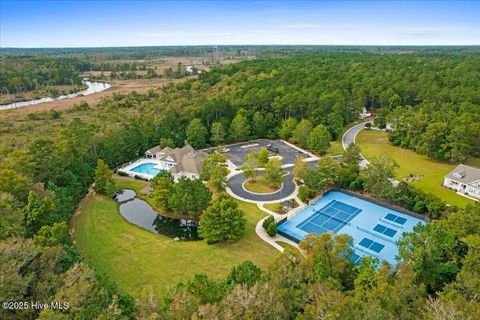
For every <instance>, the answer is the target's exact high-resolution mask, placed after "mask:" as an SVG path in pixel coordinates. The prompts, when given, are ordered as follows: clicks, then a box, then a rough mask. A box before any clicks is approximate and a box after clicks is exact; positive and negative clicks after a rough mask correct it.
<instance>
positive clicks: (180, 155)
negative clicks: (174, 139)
mask: <svg viewBox="0 0 480 320" xmlns="http://www.w3.org/2000/svg"><path fill="white" fill-rule="evenodd" d="M147 152H148V153H150V154H152V155H153V154H157V159H159V160H160V159H161V160H164V161H168V160H167V158H168V157H171V158H172V159H173V160H174V161H175V163H176V164H177V165H176V166H175V167H173V168H172V169H171V172H172V173H174V174H175V173H179V172H182V171H184V172H188V173H194V174H198V175H199V174H200V172H201V170H202V165H203V161H204V160H205V159H206V158H207V157H208V154H207V153H206V152H203V151H198V152H197V151H195V149H193V148H192V146H191V145H189V144H188V143H186V144H185V145H184V146H183V147H181V148H175V149H172V148H170V147H165V148H163V149H161V148H160V146H156V147H153V148H151V149H149V150H147ZM147 152H146V153H147Z"/></svg>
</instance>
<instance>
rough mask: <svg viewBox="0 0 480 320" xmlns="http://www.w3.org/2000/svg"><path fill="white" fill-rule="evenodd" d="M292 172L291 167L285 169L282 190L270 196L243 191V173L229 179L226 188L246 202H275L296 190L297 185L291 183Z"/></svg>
mask: <svg viewBox="0 0 480 320" xmlns="http://www.w3.org/2000/svg"><path fill="white" fill-rule="evenodd" d="M292 170H293V168H292V167H290V168H286V169H285V172H287V175H285V176H284V178H283V188H282V189H280V190H279V191H277V192H275V193H271V194H256V193H251V192H248V191H247V190H245V189H244V188H243V182H244V181H245V177H244V176H243V173H239V174H237V175H235V176H233V177H231V178H230V179H228V182H227V185H228V188H230V190H231V191H232V192H233V193H234V194H235V195H237V196H238V197H240V198H243V199H246V200H250V201H258V202H264V201H276V200H280V199H283V198H286V197H289V196H290V195H292V194H293V192H294V191H295V189H296V188H297V185H296V184H295V182H294V181H293V176H292Z"/></svg>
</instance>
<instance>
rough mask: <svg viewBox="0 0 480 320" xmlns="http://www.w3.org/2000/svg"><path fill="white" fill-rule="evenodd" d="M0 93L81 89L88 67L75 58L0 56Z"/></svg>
mask: <svg viewBox="0 0 480 320" xmlns="http://www.w3.org/2000/svg"><path fill="white" fill-rule="evenodd" d="M0 59H1V60H0V89H1V92H2V93H10V94H15V93H20V92H25V91H32V90H39V89H44V88H46V87H48V86H54V85H80V84H82V79H81V78H80V77H79V72H81V71H84V70H87V68H88V64H87V63H86V62H85V61H82V60H79V59H76V58H62V59H59V58H55V57H42V56H35V57H31V56H30V57H23V56H10V55H0Z"/></svg>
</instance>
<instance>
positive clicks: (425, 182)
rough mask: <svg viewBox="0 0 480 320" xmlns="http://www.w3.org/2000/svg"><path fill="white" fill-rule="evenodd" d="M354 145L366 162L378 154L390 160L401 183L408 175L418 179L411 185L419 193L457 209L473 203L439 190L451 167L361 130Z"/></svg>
mask: <svg viewBox="0 0 480 320" xmlns="http://www.w3.org/2000/svg"><path fill="white" fill-rule="evenodd" d="M356 142H357V143H358V145H359V146H360V149H361V152H362V155H363V156H364V157H365V158H366V159H367V160H371V159H372V158H374V157H378V156H380V155H382V154H387V155H389V156H390V157H392V158H394V159H395V161H397V163H398V164H399V166H400V167H399V168H398V169H397V170H396V175H397V179H403V178H405V177H407V176H409V175H410V174H412V175H414V176H416V175H418V176H420V180H418V181H415V182H412V184H413V185H415V186H417V187H418V188H419V189H421V190H423V191H425V192H428V193H432V194H434V195H436V196H437V197H439V198H441V199H443V200H444V201H446V202H447V203H449V204H452V205H456V206H459V207H465V206H466V205H468V204H470V203H473V201H472V200H470V199H468V198H465V197H462V196H460V195H458V194H456V193H455V192H453V191H451V190H448V189H445V188H444V187H442V186H441V184H442V182H443V177H444V176H445V175H446V174H447V173H449V172H450V171H451V170H452V169H453V168H455V165H452V164H449V163H445V162H440V161H435V160H431V159H428V158H427V157H426V156H424V155H419V154H417V153H415V152H414V151H412V150H408V149H403V148H400V147H396V146H393V145H391V144H390V143H389V141H388V135H387V134H386V133H384V132H381V131H374V130H363V131H361V132H360V133H359V134H358V136H357V139H356ZM467 164H471V165H478V159H471V160H470V161H469V162H468V163H467Z"/></svg>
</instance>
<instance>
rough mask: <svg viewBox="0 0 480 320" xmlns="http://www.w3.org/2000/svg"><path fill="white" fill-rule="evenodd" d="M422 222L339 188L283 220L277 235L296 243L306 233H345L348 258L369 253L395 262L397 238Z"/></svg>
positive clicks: (355, 257)
mask: <svg viewBox="0 0 480 320" xmlns="http://www.w3.org/2000/svg"><path fill="white" fill-rule="evenodd" d="M418 223H421V224H423V223H425V222H424V221H422V220H420V219H418V218H416V217H413V216H410V215H407V214H405V213H402V212H399V211H396V210H393V209H392V208H386V207H384V206H381V205H378V204H376V203H373V202H370V201H367V200H365V199H360V198H358V197H355V196H353V195H349V194H346V193H343V192H339V191H330V192H328V193H327V194H325V195H323V197H322V198H321V199H319V200H317V201H316V202H315V203H312V204H310V205H309V206H308V207H306V208H305V209H303V210H302V211H300V212H298V213H297V214H296V215H294V216H292V217H291V218H290V219H287V220H284V221H282V222H281V224H279V225H278V227H277V230H278V233H279V234H280V235H281V236H284V237H286V238H288V239H290V240H292V241H295V242H300V241H302V240H303V239H305V237H306V236H307V235H308V234H310V233H314V234H318V235H320V234H324V233H327V232H332V233H333V234H348V235H350V236H351V237H352V249H353V251H354V254H353V255H352V259H353V260H354V261H355V263H359V261H360V257H362V256H371V257H378V258H379V259H380V260H385V261H387V262H388V263H390V264H391V265H395V264H396V256H397V255H398V247H397V245H396V243H397V241H398V240H399V239H400V238H401V237H402V236H403V233H404V232H410V231H412V230H413V227H414V226H415V225H417V224H418Z"/></svg>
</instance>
